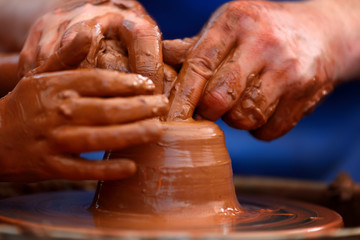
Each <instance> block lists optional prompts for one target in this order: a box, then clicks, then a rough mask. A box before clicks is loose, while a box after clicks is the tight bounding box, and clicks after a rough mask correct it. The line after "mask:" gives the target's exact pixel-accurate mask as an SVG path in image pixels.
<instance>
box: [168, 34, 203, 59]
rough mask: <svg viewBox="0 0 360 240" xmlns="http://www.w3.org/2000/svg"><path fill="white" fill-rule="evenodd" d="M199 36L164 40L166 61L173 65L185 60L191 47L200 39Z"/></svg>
mask: <svg viewBox="0 0 360 240" xmlns="http://www.w3.org/2000/svg"><path fill="white" fill-rule="evenodd" d="M198 39H199V37H198V36H195V37H192V38H184V39H174V40H165V41H163V56H164V62H165V63H167V64H169V65H171V66H178V65H180V64H182V63H183V62H184V61H185V58H186V56H187V54H188V52H189V51H190V50H191V48H192V47H193V46H194V45H195V43H196V42H197V41H198Z"/></svg>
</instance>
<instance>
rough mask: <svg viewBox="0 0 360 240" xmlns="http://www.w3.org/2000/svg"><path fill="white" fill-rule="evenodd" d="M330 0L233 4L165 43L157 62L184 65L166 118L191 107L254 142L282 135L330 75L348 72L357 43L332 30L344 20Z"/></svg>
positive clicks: (327, 85)
mask: <svg viewBox="0 0 360 240" xmlns="http://www.w3.org/2000/svg"><path fill="white" fill-rule="evenodd" d="M329 2H332V1H306V2H301V3H276V2H265V1H233V2H229V3H227V4H225V5H223V6H222V7H220V8H219V9H218V10H217V11H216V12H215V13H214V14H213V16H212V17H211V18H210V20H209V21H208V23H207V24H206V25H205V26H204V28H203V29H202V31H201V32H200V34H199V35H198V36H197V37H196V38H194V39H185V41H182V40H171V41H166V42H165V43H164V50H163V51H164V61H165V62H168V63H169V64H172V65H175V64H177V63H183V65H182V68H181V70H180V73H179V75H178V79H177V82H176V84H175V87H174V88H173V90H172V95H171V97H170V103H171V107H170V111H169V119H170V120H177V119H178V120H179V119H180V120H181V119H187V118H190V117H192V115H193V114H194V111H196V113H195V114H198V115H199V116H200V117H202V118H206V119H209V120H216V119H218V118H220V117H223V119H224V121H225V122H226V123H228V124H229V125H230V126H233V127H235V128H239V129H246V130H252V134H253V135H254V136H255V137H257V138H260V139H264V140H271V139H274V138H277V137H279V136H281V135H283V134H285V133H286V132H287V131H289V130H290V129H291V128H293V127H294V126H295V125H296V123H297V122H298V121H299V120H300V119H301V118H302V117H303V116H304V115H306V114H307V113H309V112H311V110H312V109H313V108H314V106H315V105H316V104H317V103H318V102H319V101H320V99H321V98H323V97H324V96H325V95H327V94H328V93H329V92H330V91H331V90H332V89H333V86H334V83H336V81H337V80H339V79H340V78H348V77H349V76H351V75H354V74H355V72H354V69H353V68H352V67H354V63H355V61H353V60H354V59H355V57H356V56H357V59H360V58H359V56H360V55H359V54H358V53H359V52H360V51H359V50H360V48H359V47H356V46H359V44H358V43H357V42H356V41H355V40H356V38H354V36H350V34H348V33H349V32H347V31H345V30H341V31H338V30H339V29H344V28H343V27H342V26H343V24H344V22H338V21H339V19H340V17H339V16H338V15H336V14H335V13H337V14H338V12H337V11H336V8H335V7H334V6H333V5H331V4H327V3H329ZM330 13H331V14H330ZM330 26H331V27H330ZM358 35H359V34H357V36H358ZM344 39H348V40H346V41H345V40H344ZM358 40H359V38H358ZM351 41H352V42H351ZM351 44H352V45H351ZM351 46H352V47H351ZM355 47H356V48H355ZM356 54H357V55H356ZM184 55H185V57H184ZM357 63H359V61H357ZM356 69H358V68H356Z"/></svg>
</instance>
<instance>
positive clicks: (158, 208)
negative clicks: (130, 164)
mask: <svg viewBox="0 0 360 240" xmlns="http://www.w3.org/2000/svg"><path fill="white" fill-rule="evenodd" d="M162 125H163V128H164V133H163V136H162V137H161V139H160V140H158V142H157V143H152V144H147V145H139V146H135V147H131V148H128V149H125V150H122V151H117V152H111V153H108V154H107V156H106V159H105V161H109V160H110V161H111V159H112V158H129V159H132V160H133V161H134V162H135V163H136V165H137V172H136V174H135V175H134V176H133V177H130V178H127V179H124V180H120V181H104V182H100V183H99V185H98V189H97V193H96V196H95V199H94V202H93V205H92V211H93V212H98V213H107V214H109V213H119V214H122V215H124V214H125V215H134V214H135V215H140V216H143V217H144V216H147V217H151V216H154V217H159V216H161V218H163V219H172V223H173V222H175V223H176V221H174V219H177V218H179V219H183V220H184V219H186V221H189V224H190V222H191V224H194V223H198V224H204V222H208V223H209V222H212V223H221V222H226V221H228V220H229V219H231V218H232V217H237V216H239V215H241V214H242V213H243V210H242V208H241V206H240V205H239V203H238V201H237V199H236V196H235V190H234V186H233V179H232V169H231V162H230V158H229V155H228V153H227V150H226V147H225V141H224V135H223V132H222V131H221V129H220V128H219V127H218V126H217V125H216V124H215V123H213V122H208V121H194V120H188V121H186V122H163V123H162ZM190 219H192V220H193V221H190ZM201 221H204V222H201ZM166 222H167V221H163V222H158V223H159V224H166ZM180 222H181V221H180ZM181 224H183V222H181Z"/></svg>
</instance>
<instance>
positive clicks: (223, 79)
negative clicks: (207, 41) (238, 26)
mask: <svg viewBox="0 0 360 240" xmlns="http://www.w3.org/2000/svg"><path fill="white" fill-rule="evenodd" d="M255 54H256V52H254V51H252V50H251V49H250V48H249V47H248V46H247V45H246V44H244V45H242V46H240V47H239V48H237V49H236V50H234V51H232V52H231V53H230V54H229V55H228V57H227V58H226V59H225V61H224V63H223V64H222V65H221V66H220V67H219V69H218V70H217V71H216V73H215V75H214V76H212V77H211V79H210V80H209V82H208V84H207V86H206V88H205V90H204V93H203V95H202V97H201V99H200V101H199V104H198V109H197V114H198V115H200V116H201V117H202V118H205V119H208V120H212V121H215V120H217V119H218V118H220V117H221V116H223V115H224V114H225V113H226V112H228V111H229V110H230V109H231V108H232V107H233V106H234V105H235V104H236V102H237V101H238V100H239V98H240V96H241V94H242V92H243V91H244V89H245V87H246V82H247V78H248V76H249V75H251V74H252V73H254V72H255V73H259V72H260V71H261V70H262V69H263V66H264V64H265V63H264V60H263V59H262V58H260V57H258V58H254V57H253V56H255ZM249 59H253V60H251V61H250V60H249Z"/></svg>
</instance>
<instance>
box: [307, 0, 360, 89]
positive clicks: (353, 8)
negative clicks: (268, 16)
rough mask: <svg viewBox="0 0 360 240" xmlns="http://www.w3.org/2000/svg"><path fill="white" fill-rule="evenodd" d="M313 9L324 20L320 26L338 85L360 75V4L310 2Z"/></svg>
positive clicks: (334, 0)
mask: <svg viewBox="0 0 360 240" xmlns="http://www.w3.org/2000/svg"><path fill="white" fill-rule="evenodd" d="M308 4H309V5H310V6H311V7H314V8H316V9H317V11H318V12H319V13H320V14H321V15H322V16H323V17H324V19H325V20H326V22H324V23H323V25H322V26H320V27H321V28H322V29H323V31H322V33H323V35H324V40H325V41H324V44H325V45H326V46H327V48H328V49H329V51H328V52H329V55H328V56H326V57H327V58H329V61H331V62H334V63H333V64H334V75H333V79H334V81H335V82H336V83H341V82H344V81H348V80H350V79H352V78H355V77H358V76H360V1H358V0H311V1H308Z"/></svg>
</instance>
